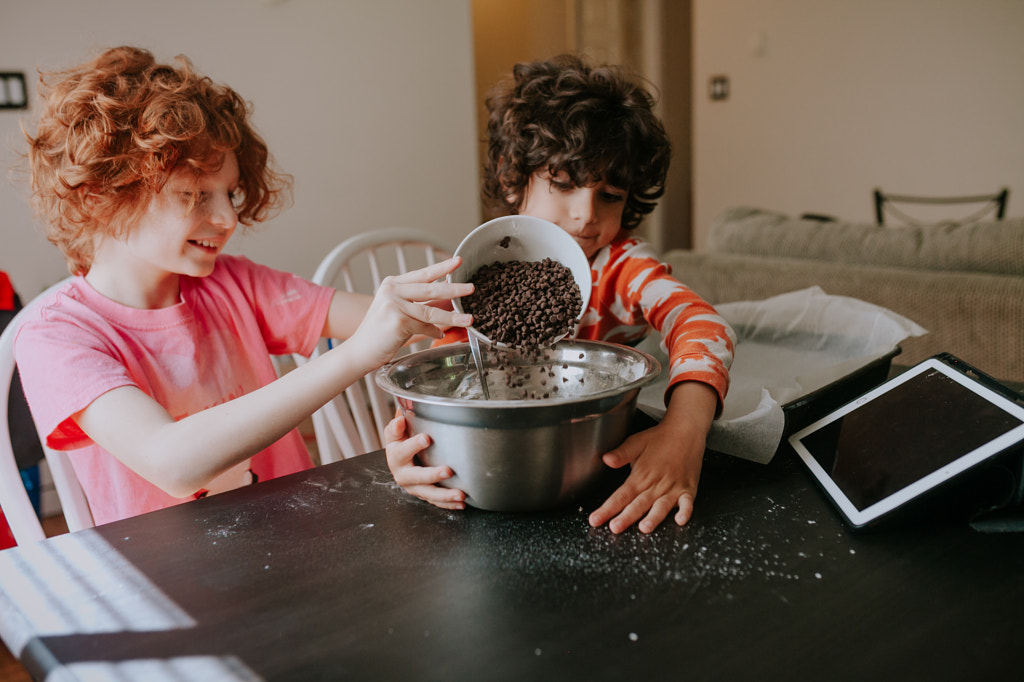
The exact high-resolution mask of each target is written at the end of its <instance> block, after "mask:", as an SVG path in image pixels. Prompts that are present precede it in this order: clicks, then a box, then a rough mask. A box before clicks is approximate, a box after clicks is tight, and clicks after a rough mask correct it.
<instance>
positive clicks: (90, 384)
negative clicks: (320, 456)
mask: <svg viewBox="0 0 1024 682" xmlns="http://www.w3.org/2000/svg"><path fill="white" fill-rule="evenodd" d="M333 293H334V290H333V289H330V288H326V287H320V286H317V285H315V284H312V283H311V282H308V281H306V280H304V279H302V278H300V277H297V276H295V275H292V274H289V273H285V272H280V271H277V270H272V269H270V268H267V267H265V266H261V265H256V264H254V263H252V262H251V261H249V260H247V259H246V258H243V257H238V256H227V255H222V256H221V257H220V258H219V259H218V262H217V267H216V268H215V269H214V271H213V273H212V274H211V275H210V276H209V277H203V278H191V277H182V278H181V303H179V304H177V305H174V306H172V307H170V308H161V309H158V310H139V309H135V308H129V307H127V306H123V305H121V304H119V303H115V302H114V301H111V300H110V299H108V298H106V297H104V296H102V295H101V294H99V293H98V292H96V290H94V289H93V288H92V287H91V286H90V285H89V284H88V283H87V282H86V281H85V279H84V278H81V277H76V278H74V279H73V280H71V281H69V282H68V284H67V285H65V286H63V287H61V288H60V289H59V290H58V291H56V292H55V293H53V294H52V295H51V296H49V297H48V298H47V299H46V300H44V301H40V302H39V305H35V306H33V312H32V314H31V315H30V317H29V318H28V319H27V320H26V321H25V322H24V324H22V326H21V328H20V329H19V331H18V335H17V337H16V338H15V356H16V358H17V361H18V367H19V371H20V372H21V377H22V382H23V384H24V387H25V395H26V398H27V399H28V402H29V406H30V407H31V410H32V416H33V418H34V419H35V422H36V425H37V428H38V429H39V432H40V433H42V434H46V442H47V445H49V446H50V447H52V448H54V449H57V450H74V452H72V453H71V456H70V458H71V462H72V465H73V466H74V469H75V473H76V474H77V475H78V478H79V480H80V481H81V483H82V487H83V488H84V490H85V493H86V497H87V498H88V499H89V506H90V508H91V509H92V514H93V518H94V520H95V521H96V523H107V522H109V521H114V520H117V519H120V518H125V517H128V516H134V515H136V514H141V513H143V512H147V511H152V510H155V509H161V508H163V507H168V506H170V505H173V504H178V503H180V502H184V501H187V500H189V499H192V498H191V497H189V498H185V499H178V498H174V497H171V496H169V495H167V494H166V493H165V492H163V491H162V490H160V489H159V488H157V487H156V486H154V485H153V484H151V483H149V482H148V481H146V480H145V479H143V478H142V477H140V476H139V475H138V474H136V473H135V472H133V471H132V470H131V469H129V468H128V467H126V466H125V465H123V464H121V462H119V461H118V460H117V459H115V458H114V457H113V456H112V455H110V454H109V453H107V452H106V451H105V450H103V449H102V448H100V447H99V446H97V445H96V444H95V443H93V442H92V440H90V439H89V437H88V436H86V435H85V433H83V432H82V430H81V429H80V428H78V425H77V424H76V423H75V421H74V420H73V419H72V416H73V415H75V414H77V413H78V412H80V411H82V410H83V409H85V408H86V407H87V406H88V405H89V404H90V403H91V402H92V401H93V400H95V399H96V398H98V397H99V396H100V395H102V394H103V393H105V392H107V391H109V390H111V389H114V388H117V387H120V386H137V387H138V388H140V389H141V390H142V391H144V392H145V393H147V394H148V395H150V396H152V397H153V398H154V399H155V400H156V401H157V402H158V403H160V404H161V405H163V406H164V407H165V408H166V409H167V411H168V412H170V413H171V415H172V416H173V417H174V418H175V419H181V418H182V417H185V416H188V415H190V414H194V413H196V412H200V411H202V410H205V409H207V408H210V407H213V406H214V405H219V404H221V403H224V402H227V401H229V400H231V399H233V398H237V397H238V396H241V395H244V394H246V393H249V392H250V391H253V390H255V389H257V388H259V387H261V386H264V385H266V384H268V383H270V382H271V381H273V380H274V379H275V378H276V373H275V371H274V366H273V363H272V361H271V359H270V355H271V354H273V355H283V354H288V353H293V352H297V353H301V354H304V355H308V354H309V353H310V352H312V350H313V348H314V347H315V345H316V343H317V341H318V339H319V337H320V333H321V331H322V330H323V326H324V322H325V321H326V318H327V310H328V308H329V306H330V301H331V297H332V296H333ZM310 466H312V463H311V461H310V459H309V454H308V452H307V451H306V448H305V445H304V443H303V442H302V438H301V436H300V435H299V433H298V432H297V431H292V432H290V433H289V434H287V435H286V436H285V437H284V438H282V439H281V440H279V441H277V442H276V443H274V444H273V445H271V446H270V447H269V448H267V449H266V450H263V451H262V452H260V453H258V454H257V455H255V456H254V457H253V458H252V460H251V469H252V471H253V473H254V474H256V476H258V477H259V479H260V480H267V479H271V478H275V477H277V476H282V475H284V474H288V473H292V472H295V471H301V470H303V469H308V468H309V467H310Z"/></svg>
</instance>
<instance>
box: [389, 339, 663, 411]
mask: <svg viewBox="0 0 1024 682" xmlns="http://www.w3.org/2000/svg"><path fill="white" fill-rule="evenodd" d="M562 344H572V346H573V347H574V348H586V347H591V346H592V347H595V349H596V350H602V349H613V350H615V351H616V352H618V353H622V352H625V353H627V354H629V355H633V356H635V357H636V358H638V359H640V360H642V361H643V364H644V366H645V367H646V369H647V371H646V372H645V373H644V375H643V376H642V377H640V378H639V379H634V380H633V381H630V382H628V383H626V384H623V385H621V386H616V387H615V388H610V389H606V390H604V391H597V392H595V393H587V394H585V395H578V396H573V397H570V398H562V397H555V398H529V399H518V400H483V399H480V398H451V397H444V396H432V395H428V394H426V393H417V392H416V391H410V390H408V389H405V388H402V387H400V386H395V385H394V384H392V383H391V382H390V381H388V374H389V372H390V371H391V370H392V369H393V368H394V367H395V366H396V365H400V364H406V363H408V361H409V360H410V359H415V358H416V357H417V356H422V355H434V354H438V351H439V350H444V349H451V348H459V349H460V350H465V353H466V354H467V355H468V354H469V343H468V342H460V343H452V344H447V345H445V346H436V347H433V348H427V349H425V350H421V351H417V352H415V353H410V354H409V355H403V356H402V357H401V358H398V359H397V360H393V361H391V362H389V363H388V364H386V365H384V366H383V367H381V368H380V369H378V370H377V371H376V372H375V373H374V380H375V381H376V384H377V386H378V387H379V388H380V389H381V390H383V391H385V392H387V393H390V394H391V395H393V396H395V397H396V398H405V399H407V400H411V401H413V402H417V403H421V404H428V405H451V406H458V407H474V408H481V409H498V408H509V407H523V408H525V407H545V406H551V405H572V404H574V403H584V402H589V401H592V400H601V399H604V398H609V397H613V396H617V395H621V394H623V393H628V392H629V391H632V390H638V389H640V388H641V387H643V386H644V385H645V384H648V383H650V382H651V381H654V380H655V379H656V378H657V377H658V374H660V373H661V363H660V362H658V360H657V359H656V358H655V357H654V356H652V355H650V354H649V353H645V352H644V351H642V350H638V349H636V348H632V347H630V346H625V345H622V344H619V343H612V342H610V341H591V340H585V339H564V340H562V341H559V342H558V344H555V346H552V347H551V348H548V349H546V350H557V349H558V346H559V345H562ZM452 354H453V355H454V353H452Z"/></svg>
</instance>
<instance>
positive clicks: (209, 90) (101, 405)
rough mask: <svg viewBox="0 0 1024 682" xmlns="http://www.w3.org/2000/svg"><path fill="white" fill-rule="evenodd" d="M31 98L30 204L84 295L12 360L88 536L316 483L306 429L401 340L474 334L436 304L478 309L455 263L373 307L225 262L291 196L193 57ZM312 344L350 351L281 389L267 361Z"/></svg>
mask: <svg viewBox="0 0 1024 682" xmlns="http://www.w3.org/2000/svg"><path fill="white" fill-rule="evenodd" d="M41 86H42V87H41V97H42V100H43V102H42V103H43V106H42V112H41V115H40V118H39V122H38V127H37V130H36V132H35V134H34V135H32V134H30V133H27V137H28V142H29V154H28V157H29V163H30V165H31V170H32V189H33V201H34V205H35V207H36V210H37V212H38V213H39V214H40V216H42V217H43V218H45V219H46V220H47V221H48V237H49V238H50V240H51V241H52V242H54V243H55V244H57V245H58V246H59V247H60V248H61V250H62V251H63V253H64V255H65V258H66V260H67V262H68V266H69V269H70V270H71V272H72V274H73V275H75V277H73V278H72V279H70V280H69V281H68V282H67V283H66V284H64V285H63V286H62V287H60V288H59V289H58V290H57V291H55V292H54V293H52V294H51V295H49V296H48V297H47V298H46V300H41V301H39V302H38V304H37V305H34V306H32V310H31V314H30V316H29V317H28V318H27V319H26V320H25V322H24V324H22V325H21V327H20V328H19V331H18V334H17V337H16V339H15V353H16V358H17V361H18V366H19V369H20V371H21V375H22V380H23V383H24V387H25V393H26V397H27V399H28V402H29V405H30V407H31V409H32V413H33V417H34V419H35V421H36V424H37V427H38V428H39V431H40V433H41V434H42V435H43V436H44V437H45V439H46V442H47V444H48V445H49V446H50V447H53V448H57V449H64V450H72V452H71V456H70V459H71V462H72V465H73V466H74V468H75V472H76V474H77V475H78V477H79V479H80V481H81V483H82V485H83V488H84V489H85V492H86V497H87V498H88V500H89V505H90V508H91V510H92V513H93V517H94V519H95V520H96V522H97V523H105V522H108V521H113V520H115V519H119V518H124V517H126V516H131V515H134V514H139V513H142V512H146V511H151V510H154V509H160V508H162V507H166V506H169V505H172V504H177V503H180V502H183V501H186V500H190V499H194V498H196V497H201V496H203V495H206V494H210V493H216V492H220V491H223V490H228V489H231V488H236V487H238V486H241V485H247V484H250V483H253V482H256V481H259V480H265V479H269V478H274V477H276V476H281V475H283V474H287V473H291V472H294V471H299V470H302V469H304V468H308V467H309V466H311V462H310V459H309V456H308V453H307V452H306V450H305V447H304V445H303V443H302V440H301V438H300V437H299V436H298V433H297V431H296V430H295V429H296V427H297V426H298V424H299V423H300V422H302V421H303V420H304V419H305V418H306V417H308V416H309V415H310V414H312V413H313V412H314V411H315V410H317V409H318V408H319V407H321V406H322V405H323V404H324V403H326V402H327V401H328V400H330V399H331V398H333V397H334V396H335V395H337V394H338V393H339V392H341V391H342V390H344V389H345V388H346V387H347V386H349V385H350V384H352V383H353V382H354V381H356V380H358V379H359V378H361V377H362V376H363V375H365V374H366V373H367V372H370V371H372V370H374V369H376V368H377V367H380V366H381V365H383V364H384V363H386V362H388V361H389V360H390V359H391V358H392V356H393V355H394V354H395V352H397V350H398V349H399V348H400V347H401V346H402V345H403V344H405V343H406V342H407V341H408V340H409V339H410V338H411V337H412V336H414V335H427V336H431V337H434V338H438V337H440V336H441V334H442V332H443V330H444V329H446V328H448V327H451V326H465V325H467V324H469V322H470V321H471V318H470V317H469V316H468V315H457V314H455V313H453V312H451V310H447V309H444V307H442V306H441V304H438V305H431V304H430V303H431V302H432V301H444V300H446V299H450V298H452V297H455V296H461V295H465V294H467V293H469V292H470V291H471V290H472V287H471V286H468V285H455V284H446V283H444V282H439V281H438V280H439V279H442V278H444V276H445V275H446V274H448V273H449V272H451V271H452V270H453V269H454V268H455V267H457V265H458V261H457V259H451V260H448V261H445V262H443V263H439V264H436V265H433V266H430V267H427V268H423V269H422V270H419V271H415V272H411V273H408V274H406V275H402V276H399V277H393V278H389V279H387V280H385V281H384V282H383V283H382V285H381V287H380V289H379V291H378V293H377V294H376V296H374V297H372V298H371V297H368V296H359V295H354V294H348V293H345V292H336V291H334V290H333V289H330V288H326V287H320V286H317V285H314V284H312V283H310V282H308V281H305V280H303V279H301V278H299V277H296V276H294V275H291V274H288V273H284V272H279V271H276V270H272V269H270V268H267V267H265V266H260V265H257V264H254V263H252V262H250V261H248V260H247V259H245V258H242V257H232V256H227V255H225V254H223V253H222V250H223V248H224V246H225V245H226V244H227V242H228V240H229V239H230V237H231V235H232V234H233V233H234V231H235V229H236V227H237V225H238V223H239V222H241V223H243V224H246V225H248V224H252V223H256V222H261V221H263V220H265V219H266V218H267V217H269V216H270V215H271V214H272V213H273V212H274V211H275V210H277V209H278V208H279V207H280V206H281V205H282V203H283V200H284V198H285V196H286V194H287V191H288V189H289V178H288V177H287V176H284V175H282V174H280V173H278V172H276V171H275V170H274V169H273V167H272V165H271V162H270V158H269V154H268V152H267V147H266V145H265V144H264V142H263V141H262V139H260V137H259V136H258V135H257V134H256V132H255V131H254V130H253V129H252V127H251V125H250V123H249V111H248V108H247V106H246V103H245V102H244V101H243V100H242V99H241V98H240V97H239V95H238V94H237V93H235V92H234V91H233V90H231V89H230V88H228V87H226V86H223V85H218V84H215V83H213V82H212V81H210V80H209V79H208V78H204V77H202V76H200V75H199V74H197V73H196V72H195V71H194V70H193V68H192V65H191V64H190V63H189V62H188V60H187V59H185V58H184V57H179V58H178V60H177V63H176V64H160V63H157V62H156V61H155V60H154V58H153V56H152V55H151V54H150V53H149V52H147V51H145V50H140V49H136V48H130V47H121V48H114V49H111V50H107V51H105V52H104V53H102V54H101V55H99V56H98V57H97V58H95V59H94V60H92V61H91V62H89V63H86V64H83V65H81V66H79V67H76V68H73V69H71V70H68V71H65V72H61V73H56V74H50V75H49V76H45V75H44V77H43V80H42V83H41ZM448 307H449V308H450V305H449V306H448ZM321 336H330V337H332V338H337V339H344V340H345V341H344V342H343V343H341V344H340V345H338V346H337V347H336V348H335V349H333V350H331V351H330V352H328V353H326V354H324V355H323V356H321V357H318V358H317V359H316V360H314V361H312V362H310V363H307V364H306V365H304V366H303V367H300V368H297V369H296V370H294V371H292V372H289V373H288V374H286V375H285V376H284V377H282V378H280V379H278V378H277V377H276V374H275V372H274V367H273V364H272V362H271V359H270V355H271V354H275V355H284V354H289V353H293V352H298V353H303V354H307V355H308V354H309V353H310V352H311V351H312V350H313V348H314V347H315V345H316V343H317V340H318V339H319V338H320V337H321Z"/></svg>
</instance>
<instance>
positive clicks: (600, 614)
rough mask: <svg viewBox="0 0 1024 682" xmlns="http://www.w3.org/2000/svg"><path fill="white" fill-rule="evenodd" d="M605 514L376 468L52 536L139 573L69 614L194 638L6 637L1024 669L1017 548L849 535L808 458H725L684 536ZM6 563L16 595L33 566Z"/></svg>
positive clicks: (277, 656)
mask: <svg viewBox="0 0 1024 682" xmlns="http://www.w3.org/2000/svg"><path fill="white" fill-rule="evenodd" d="M595 504H596V501H587V502H584V503H581V505H578V506H573V507H571V508H569V509H561V510H555V511H550V512H537V513H531V514H501V513H494V512H485V511H479V510H473V509H470V510H467V511H465V512H448V511H444V510H440V509H436V508H434V507H431V506H429V505H427V504H426V503H423V502H420V501H418V500H415V499H413V498H411V497H410V496H408V495H406V494H405V493H404V492H403V491H402V490H401V489H400V488H398V487H397V486H396V485H395V483H394V481H393V479H392V477H391V474H390V473H389V472H388V470H387V467H386V464H385V461H384V457H383V454H382V453H373V454H370V455H364V456H362V457H359V458H355V459H352V460H347V461H344V462H340V463H338V464H333V465H327V466H324V467H319V468H317V469H314V470H312V471H309V472H304V473H302V474H297V475H294V476H289V477H286V478H283V479H278V480H275V481H268V482H265V483H260V484H259V485H258V486H254V487H252V488H247V489H242V490H238V491H234V492H231V493H226V494H223V495H219V496H214V497H210V498H207V499H204V500H199V501H197V502H194V503H190V504H187V505H183V506H180V507H176V508H172V509H167V510H162V511H159V512H155V513H152V514H147V515H144V516H140V517H136V518H133V519H128V520H125V521H121V522H118V523H114V524H110V525H107V526H101V527H98V528H96V529H92V530H89V531H83V532H81V533H75V534H72V535H70V536H61V537H63V538H64V540H63V544H62V543H60V542H58V543H55V541H60V540H61V538H54V539H51V540H48V541H46V542H45V543H43V545H45V546H48V547H49V548H50V552H51V554H54V555H55V556H58V557H59V556H61V555H63V554H70V553H71V551H70V549H64V548H72V544H75V545H76V546H77V545H81V544H82V543H84V542H86V541H87V544H88V545H89V546H93V547H94V546H100V547H104V548H105V547H106V546H107V545H109V547H110V548H112V549H113V550H114V551H113V552H109V551H108V550H106V549H103V550H102V551H99V553H100V554H110V555H111V556H113V557H114V559H116V560H117V561H122V560H124V561H125V562H126V563H127V565H128V566H129V569H128V570H127V571H126V575H127V577H124V578H120V577H119V578H117V580H116V582H117V585H118V586H117V587H116V588H110V587H93V586H91V585H85V586H83V587H82V588H81V590H80V591H81V594H77V595H74V596H71V597H66V596H62V600H63V601H62V603H63V604H64V606H63V607H62V608H65V609H67V610H68V611H69V612H72V613H73V612H76V611H78V610H80V609H88V608H91V607H92V606H95V603H96V602H97V601H99V602H100V603H105V600H110V599H116V598H117V596H118V595H119V594H121V593H124V594H126V595H128V597H132V596H133V595H136V594H148V593H150V592H155V593H157V594H159V595H161V599H164V598H166V600H168V601H169V603H171V604H172V605H174V607H176V608H177V609H180V612H181V613H182V614H184V619H185V621H187V622H186V623H185V625H184V626H179V627H178V628H177V629H170V630H160V629H151V628H146V627H142V628H139V629H141V631H137V632H132V631H127V630H129V628H128V627H127V626H125V627H121V626H118V627H115V628H113V629H112V630H113V631H110V632H106V633H103V632H100V633H98V634H81V633H82V632H84V631H88V628H87V627H86V628H82V627H77V628H76V627H72V628H70V629H69V630H68V631H67V632H65V633H63V634H53V632H54V631H53V630H52V629H51V630H50V631H49V632H50V633H51V634H47V630H46V629H45V628H41V627H35V626H31V625H25V624H23V623H21V622H20V620H21V619H20V616H19V617H18V618H8V619H7V620H5V621H4V622H5V623H6V624H5V625H3V626H0V634H2V635H3V637H4V639H5V641H7V642H8V644H9V646H11V648H12V650H14V651H15V652H16V653H17V652H18V651H20V650H21V644H22V643H25V642H27V647H26V648H25V650H24V651H22V652H21V657H22V658H23V659H24V660H25V663H26V665H27V667H29V669H30V670H33V671H35V672H36V673H37V674H39V673H40V672H42V671H43V670H51V669H53V668H55V667H59V665H64V666H67V665H68V664H73V663H76V662H78V663H81V662H83V661H110V662H117V661H126V660H132V659H140V658H149V657H152V658H156V659H166V658H167V657H170V656H173V657H179V658H180V657H185V656H209V657H212V658H213V659H215V660H228V661H234V662H235V663H234V664H233V665H234V667H231V666H229V668H231V669H232V670H235V671H236V672H237V671H238V670H241V671H242V672H241V673H238V676H237V677H234V676H233V675H235V673H232V675H228V676H227V677H228V678H231V679H247V678H246V675H247V674H250V673H251V674H255V675H256V676H257V677H262V678H265V679H282V680H284V679H287V680H316V679H325V680H327V679H332V680H333V679H487V680H513V679H514V680H524V679H529V680H536V679H645V678H652V677H654V676H655V675H659V676H667V677H669V678H684V677H692V678H694V679H701V680H704V679H758V680H763V679H781V678H785V679H830V680H858V681H863V680H864V679H872V678H882V679H901V680H914V679H921V680H924V679H927V680H934V679H967V678H969V679H1002V678H1004V677H1005V676H1006V675H1008V674H1011V673H1012V672H1014V671H1016V670H1019V668H1020V667H1021V663H1022V660H1024V656H1022V655H1021V654H1020V653H1019V652H1020V641H1021V635H1022V634H1024V628H1022V626H1021V625H1020V614H1021V612H1022V607H1024V581H1022V580H1021V579H1020V576H1021V575H1024V541H1022V538H1021V537H1020V535H1019V534H1012V533H981V532H978V531H975V530H972V529H971V528H970V527H969V526H968V525H967V524H966V523H965V522H963V521H958V522H949V521H947V522H941V523H925V522H921V521H907V522H904V523H893V524H891V525H889V526H886V527H884V528H879V529H875V530H871V531H866V532H865V531H860V532H851V531H849V530H848V529H847V528H846V527H845V526H843V525H842V523H841V521H840V519H839V517H838V516H837V515H836V514H835V513H834V512H833V511H832V509H831V507H829V506H828V505H827V503H826V501H825V499H824V497H823V496H822V495H821V494H820V493H819V491H818V490H817V489H816V488H815V487H814V486H813V484H812V482H811V478H810V477H809V475H807V474H806V472H804V471H803V469H802V468H801V467H800V465H799V462H798V461H797V459H796V456H795V455H794V454H792V453H791V452H788V451H782V452H780V453H779V455H777V456H776V457H775V459H774V460H773V461H772V463H771V464H769V465H759V464H754V463H750V462H745V461H742V460H738V459H734V458H729V457H724V456H721V455H717V454H715V453H709V454H708V457H707V460H706V463H705V469H704V473H703V477H702V483H701V489H700V494H699V497H698V500H697V505H696V511H695V513H694V516H693V519H692V520H691V521H690V523H689V524H688V525H687V526H686V527H684V528H678V527H676V526H674V525H673V524H671V523H666V524H663V525H662V527H660V528H659V529H658V530H657V531H656V532H655V533H653V534H652V535H650V536H644V535H642V534H640V533H638V532H637V531H635V529H634V530H630V531H628V532H626V533H623V534H622V535H619V536H614V535H612V534H611V533H609V532H608V531H607V529H603V528H602V529H592V528H590V527H589V526H588V525H587V521H586V519H587V514H588V512H589V511H590V510H591V509H592V508H593V507H594V506H595ZM11 551H12V552H16V553H18V552H22V550H20V549H19V550H11ZM90 551H97V550H90ZM4 554H6V553H4ZM4 554H0V587H8V583H9V581H8V580H7V578H8V577H9V574H6V573H5V571H8V570H10V566H11V565H13V564H6V563H4V561H3V560H4V559H8V560H12V559H18V560H19V561H20V560H22V559H23V558H25V557H27V556H28V555H26V554H15V555H11V556H4ZM38 560H39V561H43V562H44V563H45V561H47V559H38ZM53 561H56V559H53ZM23 570H24V569H23ZM46 570H49V569H46ZM139 576H142V578H139ZM83 582H84V581H83ZM140 584H148V585H151V586H152V587H155V588H157V589H156V590H153V589H152V588H148V587H139V585H140ZM10 601H11V600H10V599H9V597H8V595H5V594H4V593H3V592H0V616H4V617H5V618H7V615H9V614H11V613H12V612H15V611H17V609H14V611H12V607H11V606H10ZM16 615H17V614H16ZM67 617H68V618H69V619H71V616H67ZM30 620H31V619H30ZM133 627H137V626H133ZM64 670H65V671H68V670H71V671H74V670H76V668H75V667H74V666H72V667H71V668H70V669H68V668H64Z"/></svg>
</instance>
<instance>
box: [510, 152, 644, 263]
mask: <svg viewBox="0 0 1024 682" xmlns="http://www.w3.org/2000/svg"><path fill="white" fill-rule="evenodd" d="M626 196H627V192H626V191H625V190H622V189H619V188H617V187H613V186H612V185H609V184H608V183H606V182H604V181H601V182H598V183H597V184H594V185H591V186H589V187H577V186H576V185H574V184H572V182H571V181H570V180H569V177H568V175H567V174H565V173H561V174H559V175H556V176H552V175H550V174H549V173H547V172H546V171H543V172H542V171H538V172H536V173H534V174H533V175H531V176H530V182H529V184H528V185H527V186H526V196H525V197H524V200H523V205H522V208H521V209H520V211H519V212H520V213H521V214H522V215H528V216H533V217H535V218H543V219H544V220H547V221H549V222H552V223H554V224H555V225H558V226H559V227H560V228H562V229H563V230H565V231H566V232H567V233H568V234H569V235H570V236H571V237H572V238H573V239H575V240H576V243H577V244H579V245H580V247H581V248H582V249H583V252H584V253H585V254H586V255H587V258H588V259H589V258H593V257H594V254H596V253H597V252H598V251H599V250H600V249H601V248H603V247H605V246H607V245H608V244H609V243H611V241H612V240H613V239H614V238H615V235H617V234H618V233H619V230H620V229H621V228H622V211H623V209H624V208H625V207H626Z"/></svg>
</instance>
